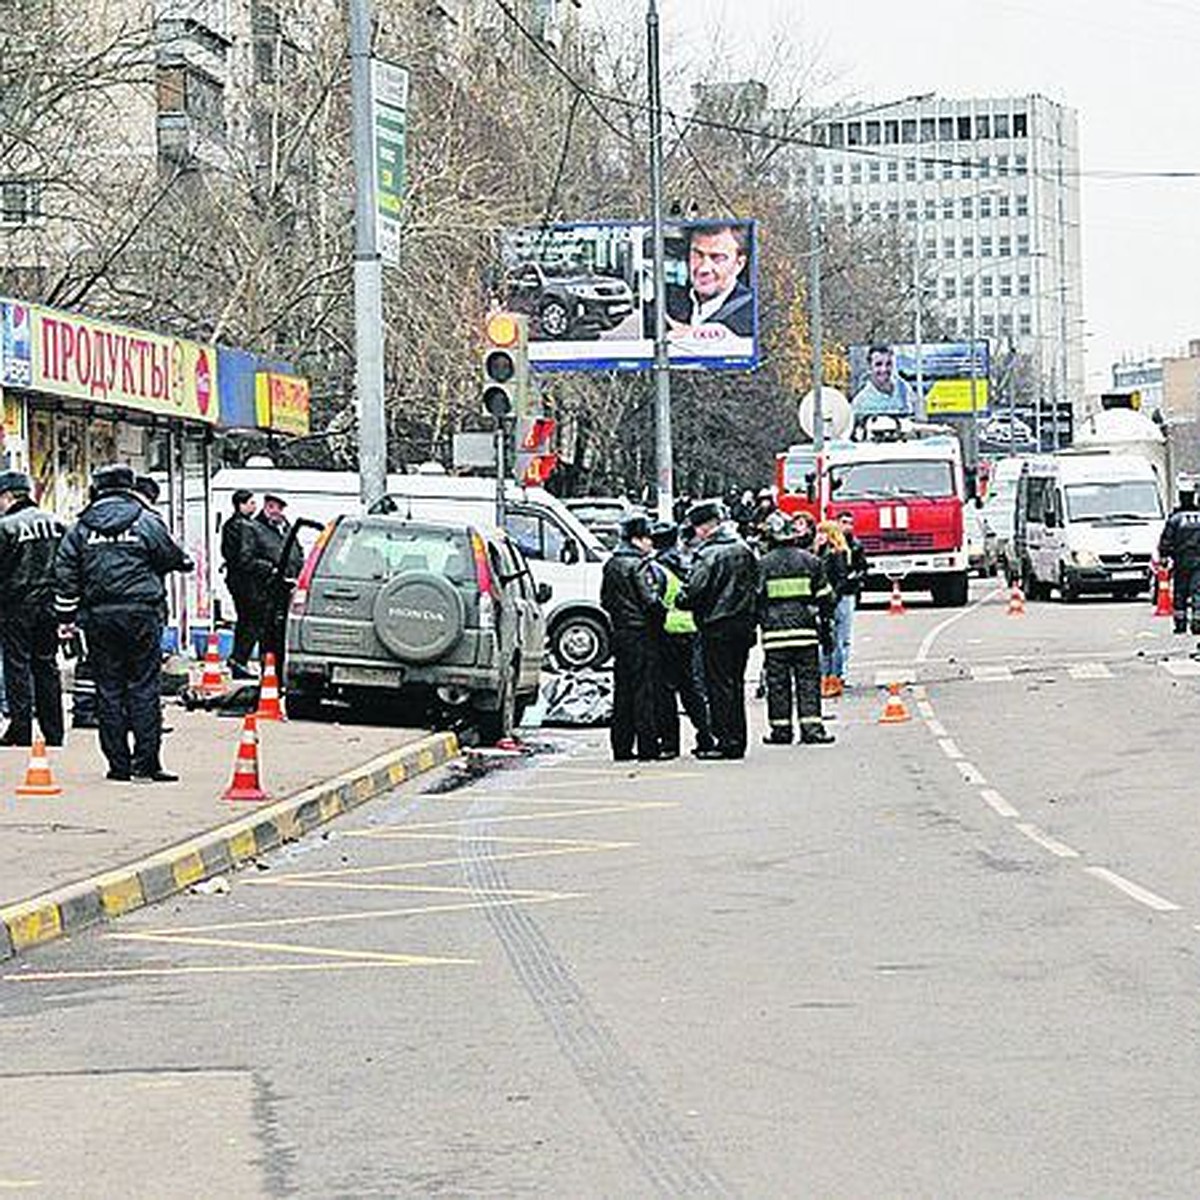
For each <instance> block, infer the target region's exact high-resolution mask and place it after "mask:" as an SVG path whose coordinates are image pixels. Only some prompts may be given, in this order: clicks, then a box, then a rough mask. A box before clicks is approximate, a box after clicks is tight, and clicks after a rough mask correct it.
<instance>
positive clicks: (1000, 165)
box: [996, 154, 1008, 178]
mask: <svg viewBox="0 0 1200 1200" xmlns="http://www.w3.org/2000/svg"><path fill="white" fill-rule="evenodd" d="M996 174H997V175H999V176H1000V177H1001V178H1004V177H1005V176H1007V175H1008V155H1007V154H997V155H996Z"/></svg>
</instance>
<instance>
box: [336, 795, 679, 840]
mask: <svg viewBox="0 0 1200 1200" xmlns="http://www.w3.org/2000/svg"><path fill="white" fill-rule="evenodd" d="M476 799H478V797H476ZM678 807H679V801H678V800H650V801H647V802H645V803H637V802H630V803H629V804H605V805H597V804H594V805H593V806H592V807H591V808H582V807H574V808H568V809H565V810H563V811H560V812H555V811H554V810H553V809H551V810H550V811H549V812H532V813H504V814H497V815H496V816H486V815H483V816H474V817H453V818H450V819H448V820H445V821H422V822H420V823H414V824H411V825H392V826H374V827H373V828H371V829H351V830H347V831H346V832H345V833H343V834H342V836H343V837H347V838H385V839H386V838H389V837H395V836H402V835H399V834H397V833H396V832H395V831H396V830H406V829H413V830H416V829H455V828H457V827H459V826H461V825H478V824H479V823H480V822H481V821H483V822H486V823H487V824H489V825H508V824H514V823H517V822H521V821H557V820H559V819H560V818H562V817H607V816H613V815H619V814H624V813H631V812H633V813H636V812H645V811H648V810H651V809H663V808H678Z"/></svg>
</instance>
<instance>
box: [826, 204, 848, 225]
mask: <svg viewBox="0 0 1200 1200" xmlns="http://www.w3.org/2000/svg"><path fill="white" fill-rule="evenodd" d="M829 212H830V214H831V215H832V216H833V217H834V218H835V219H836V220H838V221H840V220H841V219H842V218H843V217H844V216H845V215H846V206H845V205H844V204H843V203H842V202H841V201H840V200H835V201H834V202H833V203H832V204H831V205H830V206H829Z"/></svg>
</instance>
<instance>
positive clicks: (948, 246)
mask: <svg viewBox="0 0 1200 1200" xmlns="http://www.w3.org/2000/svg"><path fill="white" fill-rule="evenodd" d="M942 257H943V258H953V257H954V239H953V238H952V237H948V238H942Z"/></svg>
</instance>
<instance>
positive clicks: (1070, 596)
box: [1058, 569, 1079, 604]
mask: <svg viewBox="0 0 1200 1200" xmlns="http://www.w3.org/2000/svg"><path fill="white" fill-rule="evenodd" d="M1058 594H1059V595H1060V596H1061V597H1062V600H1063V603H1064V604H1075V603H1076V602H1077V601H1078V600H1079V584H1077V583H1076V582H1075V580H1073V579H1072V578H1071V576H1070V575H1068V574H1067V572H1066V571H1065V570H1062V569H1060V570H1059V575H1058Z"/></svg>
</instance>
